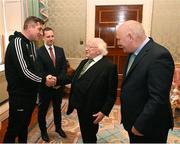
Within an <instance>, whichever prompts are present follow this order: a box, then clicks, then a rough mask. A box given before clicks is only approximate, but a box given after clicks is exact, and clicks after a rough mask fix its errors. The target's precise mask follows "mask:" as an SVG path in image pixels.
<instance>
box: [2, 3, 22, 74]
mask: <svg viewBox="0 0 180 144" xmlns="http://www.w3.org/2000/svg"><path fill="white" fill-rule="evenodd" d="M23 20H24V15H23V0H0V71H2V70H3V69H1V67H3V66H2V65H3V63H4V54H5V49H6V47H7V45H8V43H9V42H8V37H9V35H11V34H13V33H14V31H16V30H17V31H21V29H22V23H23Z"/></svg>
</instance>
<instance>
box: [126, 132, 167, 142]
mask: <svg viewBox="0 0 180 144" xmlns="http://www.w3.org/2000/svg"><path fill="white" fill-rule="evenodd" d="M168 131H169V130H167V131H164V132H163V134H161V135H158V136H136V135H134V134H133V133H132V132H128V135H129V139H130V143H166V142H167V136H168Z"/></svg>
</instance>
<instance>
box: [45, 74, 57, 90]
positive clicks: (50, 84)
mask: <svg viewBox="0 0 180 144" xmlns="http://www.w3.org/2000/svg"><path fill="white" fill-rule="evenodd" d="M56 83H57V78H56V77H55V76H52V75H47V76H46V83H45V84H46V86H48V87H54V86H55V85H56Z"/></svg>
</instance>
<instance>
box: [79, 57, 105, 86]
mask: <svg viewBox="0 0 180 144" xmlns="http://www.w3.org/2000/svg"><path fill="white" fill-rule="evenodd" d="M105 59H106V58H104V57H103V58H102V59H101V60H99V61H98V62H96V63H95V64H94V65H93V66H91V67H90V68H89V69H88V70H87V71H86V73H85V74H84V75H82V76H81V78H80V79H79V80H83V79H87V78H88V79H89V85H88V87H89V86H90V85H91V84H92V83H93V81H94V80H95V79H96V78H97V77H98V76H99V74H101V72H102V71H103V68H104V63H105Z"/></svg>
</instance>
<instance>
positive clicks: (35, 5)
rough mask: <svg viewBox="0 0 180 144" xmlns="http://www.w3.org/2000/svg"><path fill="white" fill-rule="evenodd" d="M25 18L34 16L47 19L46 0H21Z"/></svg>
mask: <svg viewBox="0 0 180 144" xmlns="http://www.w3.org/2000/svg"><path fill="white" fill-rule="evenodd" d="M23 7H24V13H25V18H26V17H28V16H36V17H39V18H41V19H43V20H44V21H45V22H46V21H47V20H48V0H23Z"/></svg>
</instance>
